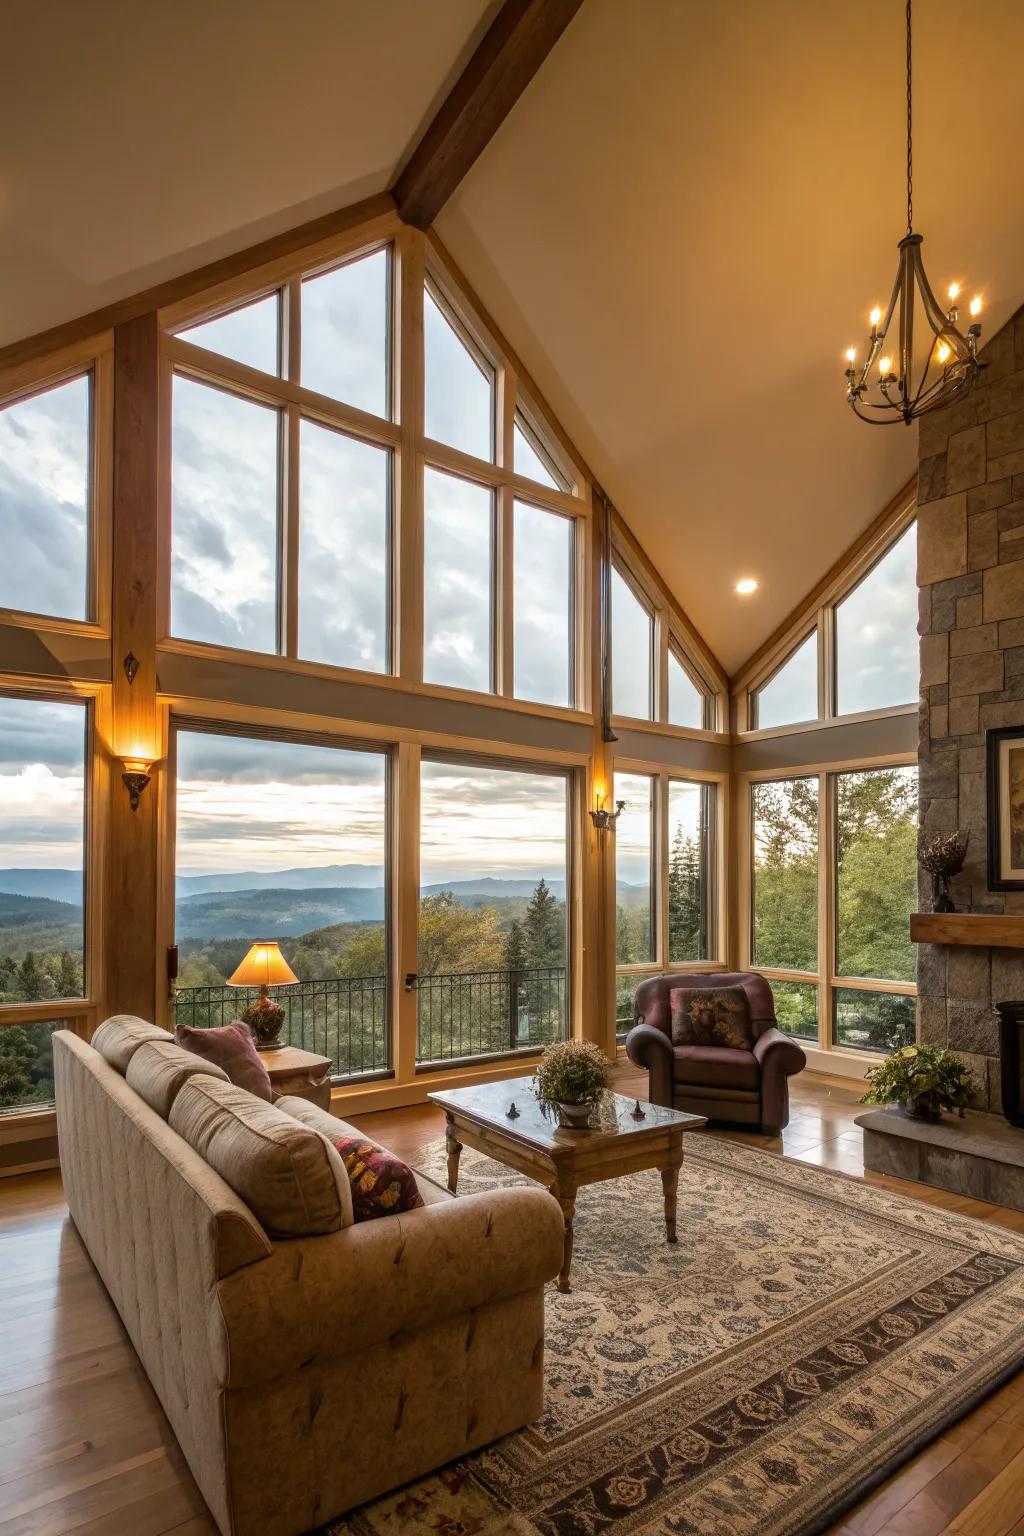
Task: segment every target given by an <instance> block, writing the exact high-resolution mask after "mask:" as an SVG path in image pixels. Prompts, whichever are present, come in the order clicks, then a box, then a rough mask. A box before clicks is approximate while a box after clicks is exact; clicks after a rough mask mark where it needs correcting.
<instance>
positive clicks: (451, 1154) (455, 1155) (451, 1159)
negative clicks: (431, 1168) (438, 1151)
mask: <svg viewBox="0 0 1024 1536" xmlns="http://www.w3.org/2000/svg"><path fill="white" fill-rule="evenodd" d="M444 1141H445V1146H446V1147H447V1149H448V1188H449V1189H450V1190H451V1192H452V1194H453V1195H454V1194H455V1192H456V1190H457V1189H458V1187H459V1153H460V1152H461V1151H462V1142H461V1141H460V1140H459V1138H458V1136H457V1135H456V1134H455V1124H454V1122H453V1120H452V1117H451V1115H449V1116H448V1120H447V1124H446V1125H445V1128H444Z"/></svg>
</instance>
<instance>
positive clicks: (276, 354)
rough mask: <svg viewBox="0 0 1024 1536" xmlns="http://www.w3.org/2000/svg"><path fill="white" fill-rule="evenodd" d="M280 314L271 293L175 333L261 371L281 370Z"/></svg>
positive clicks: (276, 301)
mask: <svg viewBox="0 0 1024 1536" xmlns="http://www.w3.org/2000/svg"><path fill="white" fill-rule="evenodd" d="M280 317H281V310H280V300H279V298H278V296H277V294H276V293H272V294H270V295H269V297H268V298H265V299H257V301H256V303H255V304H243V305H242V307H241V308H240V309H230V310H228V312H227V314H226V315H218V316H217V317H216V319H214V320H204V321H203V322H202V323H201V324H200V325H190V326H189V328H188V330H185V331H179V332H178V334H179V336H180V337H181V339H182V341H191V342H194V343H195V345H196V346H197V347H205V348H206V350H207V351H208V352H217V353H219V355H220V356H221V357H230V358H232V359H233V360H234V361H235V362H236V363H245V364H246V365H247V366H248V367H249V368H259V369H260V371H261V372H262V373H280V371H281V361H280V346H281V318H280Z"/></svg>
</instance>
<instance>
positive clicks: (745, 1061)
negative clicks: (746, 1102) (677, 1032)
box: [672, 1045, 761, 1091]
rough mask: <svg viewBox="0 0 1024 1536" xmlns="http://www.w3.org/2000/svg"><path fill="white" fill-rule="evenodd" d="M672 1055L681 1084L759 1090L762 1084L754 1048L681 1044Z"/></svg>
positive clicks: (674, 1070) (677, 1080)
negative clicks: (732, 1048) (741, 1048)
mask: <svg viewBox="0 0 1024 1536" xmlns="http://www.w3.org/2000/svg"><path fill="white" fill-rule="evenodd" d="M672 1058H673V1060H672V1073H673V1076H674V1077H675V1080H676V1082H677V1083H694V1084H700V1085H702V1086H704V1087H707V1088H743V1089H746V1090H748V1091H756V1090H757V1089H758V1088H759V1087H760V1084H761V1068H760V1065H759V1063H758V1060H757V1057H756V1056H755V1055H754V1053H753V1051H734V1050H730V1049H729V1048H728V1047H727V1046H723V1045H677V1046H676V1047H675V1049H674V1050H673V1052H672Z"/></svg>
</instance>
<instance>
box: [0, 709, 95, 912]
mask: <svg viewBox="0 0 1024 1536" xmlns="http://www.w3.org/2000/svg"><path fill="white" fill-rule="evenodd" d="M85 725H86V709H85V706H84V705H81V704H54V703H50V702H49V701H48V700H47V701H45V702H44V701H41V700H39V699H16V698H8V697H6V696H5V695H3V694H0V869H4V868H6V869H24V868H31V869H81V868H82V835H83V827H84V819H85V793H84V786H85V771H84V763H85ZM2 889H3V886H2V882H0V890H2Z"/></svg>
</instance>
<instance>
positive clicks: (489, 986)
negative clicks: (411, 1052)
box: [416, 966, 566, 1062]
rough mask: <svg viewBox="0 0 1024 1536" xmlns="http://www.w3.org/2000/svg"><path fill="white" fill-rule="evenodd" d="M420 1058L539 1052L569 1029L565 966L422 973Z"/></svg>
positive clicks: (443, 1058)
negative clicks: (438, 973)
mask: <svg viewBox="0 0 1024 1536" xmlns="http://www.w3.org/2000/svg"><path fill="white" fill-rule="evenodd" d="M419 994H420V1007H419V1018H420V1025H419V1038H418V1040H417V1048H416V1060H417V1061H420V1062H428V1061H453V1060H458V1059H460V1058H463V1057H467V1056H500V1055H504V1054H506V1053H507V1052H509V1051H528V1050H537V1049H539V1048H540V1047H541V1046H543V1045H549V1044H550V1043H551V1041H552V1040H564V1038H565V1032H566V1010H565V969H564V967H561V966H547V967H544V968H541V969H532V970H522V971H462V972H459V973H457V974H453V975H443V976H421V977H420V980H419Z"/></svg>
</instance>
